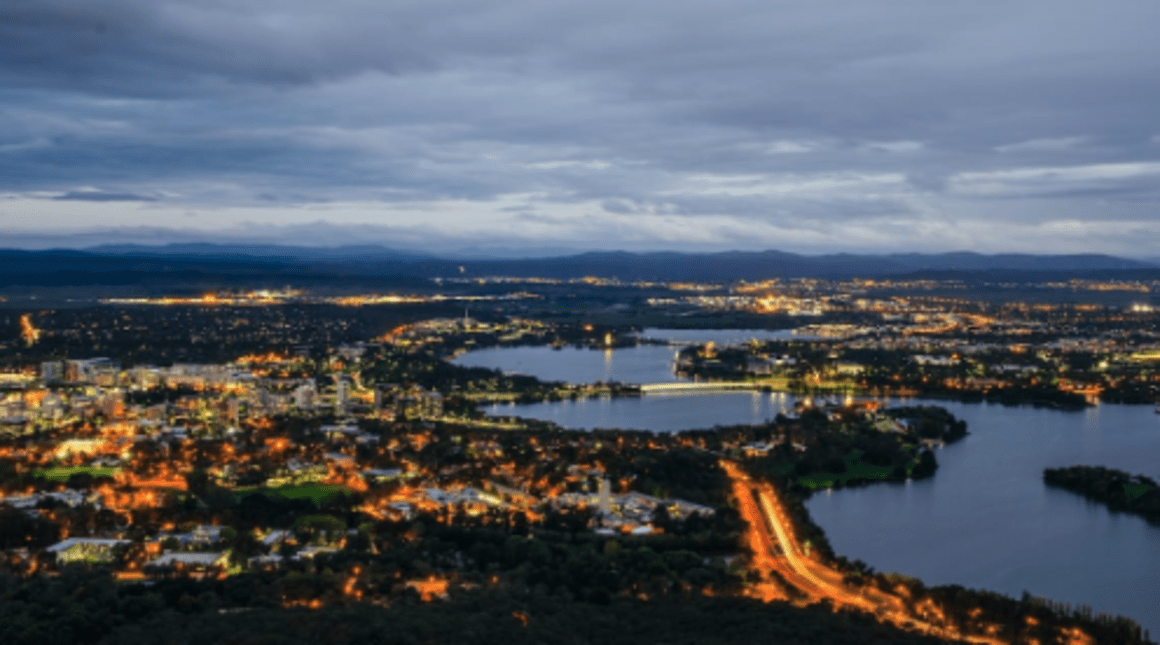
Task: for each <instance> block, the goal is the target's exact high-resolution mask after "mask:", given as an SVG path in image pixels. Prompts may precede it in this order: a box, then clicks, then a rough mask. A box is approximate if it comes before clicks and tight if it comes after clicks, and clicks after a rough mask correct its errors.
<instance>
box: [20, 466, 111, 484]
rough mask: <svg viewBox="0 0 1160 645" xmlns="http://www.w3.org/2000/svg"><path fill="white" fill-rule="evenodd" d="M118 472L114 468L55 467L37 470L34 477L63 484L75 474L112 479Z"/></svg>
mask: <svg viewBox="0 0 1160 645" xmlns="http://www.w3.org/2000/svg"><path fill="white" fill-rule="evenodd" d="M119 472H121V469H120V468H117V467H116V466H99V467H98V466H57V467H55V468H45V469H43V470H38V471H36V476H37V477H43V478H45V479H49V480H52V481H62V482H63V481H67V480H68V478H69V477H70V476H72V475H74V474H76V473H88V474H90V475H92V476H93V477H112V476H114V475H116V474H117V473H119Z"/></svg>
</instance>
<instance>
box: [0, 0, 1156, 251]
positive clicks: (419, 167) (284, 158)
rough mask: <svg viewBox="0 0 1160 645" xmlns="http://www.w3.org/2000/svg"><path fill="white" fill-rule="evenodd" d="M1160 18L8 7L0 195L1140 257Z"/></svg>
mask: <svg viewBox="0 0 1160 645" xmlns="http://www.w3.org/2000/svg"><path fill="white" fill-rule="evenodd" d="M1157 19H1160V4H1157V3H1144V2H1137V1H1135V0H1111V1H1110V2H1107V3H1101V4H1100V5H1098V6H1096V5H1092V4H1091V3H1083V2H1079V0H1060V1H1059V2H1056V3H1053V4H1052V5H1051V6H1050V7H1048V6H1046V5H1044V4H1043V3H1041V2H1036V1H1033V0H1016V1H1015V2H1009V1H1008V2H999V1H998V0H982V1H981V2H975V3H969V4H966V5H962V6H958V5H946V4H945V3H930V2H927V1H925V0H883V1H882V2H875V3H863V4H857V3H854V4H851V3H843V4H841V5H837V4H830V5H827V4H825V3H816V2H807V1H805V0H779V1H777V2H769V1H758V0H727V1H725V2H718V3H712V4H710V3H704V2H695V1H693V0H671V1H670V2H666V3H664V6H663V7H658V5H657V4H656V3H652V2H643V1H628V2H625V1H624V0H616V1H615V2H613V1H612V0H590V1H589V2H585V3H543V2H533V1H532V0H505V1H504V2H498V1H484V2H480V1H478V0H471V1H468V0H425V1H419V0H398V1H393V2H386V3H383V2H370V1H356V0H330V1H329V2H325V3H319V2H316V1H310V2H306V1H305V0H285V1H283V2H279V3H275V4H270V3H267V2H264V1H262V2H260V1H258V0H185V1H171V0H106V1H105V2H100V3H84V2H79V1H77V0H7V1H6V2H3V3H0V43H3V46H0V191H10V192H12V193H14V194H18V195H21V196H32V197H35V196H36V195H51V196H52V197H49V199H51V200H55V201H57V202H59V203H61V204H62V205H64V204H66V203H69V204H71V205H73V206H76V207H78V208H79V207H80V206H81V205H83V204H82V202H85V203H89V204H92V205H93V206H94V207H95V206H96V205H97V204H99V203H100V202H121V201H136V202H142V203H143V204H146V205H148V206H149V208H150V209H153V210H150V211H148V212H149V213H152V214H153V216H154V220H153V221H151V222H150V223H151V224H152V225H157V224H158V223H159V222H158V221H156V218H158V217H160V218H164V217H173V218H174V220H173V222H174V224H173V225H174V226H176V227H180V226H184V225H185V223H188V222H190V221H191V220H189V219H186V218H183V217H181V213H184V212H186V211H187V210H189V209H190V208H197V209H198V212H199V213H202V215H201V216H199V218H197V221H198V222H204V224H203V225H204V226H206V227H213V226H219V227H228V226H229V225H232V224H234V223H235V222H236V220H237V218H238V217H249V216H250V215H244V214H240V212H239V211H237V210H236V209H245V208H252V209H257V210H254V211H253V213H252V214H251V215H252V217H254V218H259V219H260V218H266V220H263V221H275V220H274V218H275V217H276V216H275V215H274V214H272V213H273V211H269V210H262V209H270V208H278V207H283V208H285V209H287V211H286V212H287V213H290V214H291V215H293V214H294V213H295V212H297V211H295V209H309V208H323V207H325V206H327V205H333V204H338V203H358V204H362V206H360V207H359V208H362V209H363V212H365V213H370V214H368V215H365V216H358V217H356V216H355V215H351V214H349V213H348V215H347V217H348V219H347V220H342V221H340V220H337V219H336V220H333V221H331V224H333V225H336V226H337V225H352V226H353V225H356V224H357V225H362V224H367V225H371V224H373V225H376V226H382V227H386V229H389V230H392V231H395V232H396V233H398V234H399V235H403V236H408V235H414V236H420V235H426V236H429V237H431V238H432V239H434V238H435V237H439V235H445V236H446V237H448V239H450V238H453V237H455V235H456V234H457V231H462V230H467V229H469V228H470V227H471V226H472V225H473V223H475V222H479V221H484V220H486V221H488V222H489V226H490V227H491V228H490V229H489V231H491V232H492V233H494V236H495V240H496V241H495V244H497V245H501V246H502V245H504V244H508V242H504V239H509V240H512V242H511V243H512V244H515V243H518V241H519V240H522V239H524V237H525V234H527V231H528V230H529V229H528V227H534V226H535V225H537V224H536V222H533V221H531V220H527V219H523V220H521V219H519V218H520V217H525V218H526V217H528V216H529V215H532V214H534V216H535V217H542V218H546V219H545V222H547V221H549V220H550V221H552V222H557V223H558V222H561V221H569V219H568V218H582V217H600V218H606V219H601V220H600V221H601V222H602V225H603V226H604V227H605V228H606V230H609V231H621V232H625V233H624V234H625V235H631V236H635V237H632V239H631V240H629V241H626V242H625V243H626V244H628V243H630V242H631V243H632V244H640V245H647V239H646V238H647V234H646V233H644V232H641V231H640V230H639V226H638V223H639V221H656V222H661V224H658V225H662V226H665V227H666V230H659V231H656V232H655V236H654V238H653V239H654V241H655V245H656V246H669V247H680V246H682V245H686V246H690V247H691V246H695V245H697V244H716V243H721V244H727V243H732V240H734V239H735V238H737V237H738V236H737V234H736V232H735V231H736V230H743V229H744V227H745V226H746V223H747V222H748V223H749V225H750V226H751V227H752V228H753V230H761V231H768V233H767V235H768V238H763V237H761V236H754V237H753V238H752V239H750V240H743V241H747V242H751V243H753V244H770V245H778V244H779V240H780V243H782V244H783V245H784V244H799V245H804V246H808V245H814V246H818V245H822V246H824V245H826V244H829V245H830V246H832V247H835V248H857V247H865V246H877V245H881V244H884V243H887V244H894V245H895V246H896V247H897V248H908V246H910V245H917V244H930V243H935V242H932V239H933V238H930V237H924V235H927V234H926V233H923V231H932V230H933V231H951V229H949V228H947V226H948V225H947V224H946V222H948V221H956V222H960V220H961V222H960V223H959V224H957V228H956V229H955V230H956V231H958V233H954V232H946V233H945V235H944V237H942V238H938V239H937V240H936V242H937V244H944V245H950V246H953V245H954V244H955V240H956V239H961V244H964V245H968V246H971V247H972V248H979V249H980V250H987V249H988V248H990V247H994V248H999V247H1003V248H1007V245H1009V244H1010V241H1009V230H1008V229H1006V228H1005V227H1009V226H1014V225H1019V226H1024V227H1032V228H1033V227H1036V226H1048V225H1051V222H1053V221H1056V220H1058V219H1059V218H1060V217H1063V215H1061V213H1062V212H1064V211H1066V212H1067V213H1068V215H1067V216H1068V217H1079V218H1080V221H1083V220H1084V218H1083V217H1080V216H1078V215H1074V213H1080V212H1083V211H1084V210H1085V206H1090V207H1091V208H1089V209H1088V210H1089V211H1090V212H1092V213H1093V215H1091V216H1090V218H1091V219H1092V221H1095V220H1097V219H1098V220H1103V221H1107V220H1116V221H1122V222H1124V223H1125V225H1124V230H1128V229H1129V228H1131V222H1139V226H1138V227H1136V228H1133V229H1132V230H1136V231H1137V233H1139V232H1140V231H1152V232H1151V233H1148V234H1146V235H1145V234H1143V233H1140V234H1139V235H1138V236H1137V238H1136V241H1135V242H1134V244H1136V245H1137V246H1139V247H1141V248H1143V247H1146V246H1148V245H1151V246H1152V247H1155V245H1156V244H1157V243H1160V230H1157V229H1156V227H1154V226H1152V225H1151V222H1150V221H1149V220H1148V217H1149V216H1148V214H1147V213H1148V211H1147V208H1148V207H1150V206H1153V205H1155V204H1156V200H1157V199H1160V195H1158V192H1160V191H1158V189H1157V186H1158V182H1157V179H1160V173H1157V172H1154V171H1153V169H1152V168H1151V166H1149V165H1148V164H1153V163H1157V162H1160V143H1158V141H1160V139H1157V137H1158V136H1160V126H1157V125H1156V120H1155V114H1156V112H1157V109H1158V108H1160V84H1157V83H1155V79H1156V78H1157V77H1160V39H1156V38H1155V37H1154V34H1153V33H1152V29H1153V27H1154V25H1155V24H1157ZM1044 169H1046V170H1044ZM22 198H23V197H22ZM150 200H153V201H150ZM1060 200H1069V203H1072V204H1074V205H1075V207H1074V209H1071V208H1066V209H1062V210H1061V209H1060ZM3 208H4V207H3V204H2V203H0V217H2V216H3V215H2V213H3ZM167 209H168V210H167ZM259 212H260V213H261V214H260V215H259V214H257V213H259ZM327 212H330V211H327ZM84 213H85V212H82V211H75V212H74V211H70V212H69V213H68V217H72V218H73V220H77V219H78V217H80V218H81V220H80V224H78V225H82V226H84V225H87V226H89V227H90V228H94V229H95V228H97V225H96V222H97V221H100V222H106V221H108V219H109V218H118V217H119V218H122V220H121V221H119V222H114V223H115V224H123V225H124V226H126V227H130V228H131V227H133V226H136V225H138V224H140V223H142V222H141V220H140V219H133V218H134V217H137V218H142V217H144V215H140V214H139V213H138V214H133V213H134V211H130V210H124V211H118V212H116V213H113V212H106V211H100V213H99V214H98V213H97V212H96V211H93V212H92V213H91V215H89V217H91V219H92V221H91V222H90V223H89V224H85V222H84V221H83V217H84V216H85V215H84ZM373 213H380V214H379V215H374V214H373ZM1095 213H1098V214H1095ZM60 217H61V218H65V217H66V215H65V214H61V215H60ZM504 217H506V218H507V219H504ZM650 217H652V218H684V220H686V222H685V223H684V224H681V225H676V224H663V222H665V221H668V220H649V219H648V218H650ZM215 218H216V219H215ZM360 218H361V219H360ZM489 218H490V219H489ZM634 218H636V219H635V220H634ZM356 220H357V221H356ZM4 221H7V222H9V224H11V222H12V221H15V220H4ZM27 221H32V220H28V219H21V220H20V222H21V226H27V224H26V222H27ZM62 221H63V219H62ZM178 221H181V222H183V223H182V224H176V222H178ZM298 221H301V219H300V220H298ZM430 221H438V222H440V223H441V224H440V226H442V227H443V228H442V229H440V228H438V227H436V228H430V227H427V228H422V233H421V234H420V233H415V232H414V231H417V230H420V229H416V228H414V227H417V226H420V225H422V226H427V224H428V223H429V222H430ZM634 221H635V222H638V223H634ZM344 222H345V224H344ZM545 222H540V224H542V225H543V226H544V227H547V226H548V225H547V224H546V223H545ZM723 222H728V223H727V224H726V223H723ZM409 227H410V228H409ZM505 227H508V228H509V229H510V230H507V231H505V230H504V228H505ZM1057 228H1058V230H1061V231H1066V230H1072V229H1071V228H1068V227H1064V226H1060V227H1057ZM1073 228H1074V227H1073ZM207 230H208V229H207ZM375 230H376V231H377V230H378V229H375ZM552 230H555V231H557V233H556V234H558V235H559V236H560V238H559V239H556V240H554V242H553V243H555V244H558V245H564V246H575V245H585V244H595V245H603V246H615V245H616V244H617V243H618V241H617V240H616V239H615V238H613V237H610V236H604V237H603V238H600V237H593V238H592V239H589V238H584V237H583V236H584V235H588V233H586V232H585V231H587V230H588V229H587V228H585V227H584V226H582V225H580V224H579V223H577V224H576V225H575V226H572V227H563V226H555V228H554V229H552ZM886 230H890V231H891V235H892V236H891V237H890V238H888V239H889V240H892V241H887V242H884V241H883V239H880V238H878V237H876V233H875V231H886ZM964 230H970V231H972V233H971V235H970V236H969V237H966V236H962V237H960V238H955V237H954V236H955V235H960V234H961V232H962V231H964ZM1029 230H1030V229H1029ZM1052 230H1055V229H1052ZM907 231H909V233H908V232H907ZM987 231H991V234H990V235H991V237H988V233H987ZM542 234H543V235H545V236H550V235H551V234H552V233H550V232H549V231H548V230H547V228H545V229H544V231H543V233H542ZM464 235H467V237H466V238H465V240H466V241H467V242H469V243H473V240H474V237H472V236H473V235H474V234H466V233H465V234H464ZM505 235H506V237H505ZM569 235H573V237H568V236H569ZM795 235H796V237H794V236H795ZM931 235H933V233H932V234H931ZM940 235H942V233H940ZM1060 235H1061V237H1059V238H1058V246H1059V247H1060V248H1063V247H1065V246H1067V247H1068V248H1069V249H1070V248H1072V247H1070V246H1068V245H1069V244H1073V242H1072V241H1069V238H1066V236H1063V234H1062V233H1060ZM674 236H676V237H674ZM681 236H684V237H681ZM698 236H701V237H698ZM827 236H828V237H827ZM702 238H703V239H702ZM407 239H408V240H410V241H411V242H413V243H422V240H421V239H420V238H419V237H408V238H407ZM827 239H828V240H829V242H826V240H827ZM1039 242H1042V244H1048V245H1050V244H1052V243H1053V242H1051V240H1049V239H1046V238H1044V239H1041V240H1038V241H1037V244H1038V243H1039ZM490 243H491V242H489V244H490ZM1042 244H1040V245H1039V246H1042ZM804 246H803V248H804ZM1123 248H1124V249H1125V251H1131V250H1132V249H1133V248H1135V247H1132V244H1131V243H1128V242H1125V246H1124V247H1123Z"/></svg>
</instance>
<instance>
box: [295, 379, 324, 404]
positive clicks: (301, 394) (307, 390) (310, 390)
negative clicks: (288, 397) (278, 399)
mask: <svg viewBox="0 0 1160 645" xmlns="http://www.w3.org/2000/svg"><path fill="white" fill-rule="evenodd" d="M317 395H318V391H317V390H316V389H315V387H314V384H313V383H304V384H302V385H299V386H298V387H296V388H294V407H296V408H298V409H299V410H313V409H314V399H315V397H316V396H317Z"/></svg>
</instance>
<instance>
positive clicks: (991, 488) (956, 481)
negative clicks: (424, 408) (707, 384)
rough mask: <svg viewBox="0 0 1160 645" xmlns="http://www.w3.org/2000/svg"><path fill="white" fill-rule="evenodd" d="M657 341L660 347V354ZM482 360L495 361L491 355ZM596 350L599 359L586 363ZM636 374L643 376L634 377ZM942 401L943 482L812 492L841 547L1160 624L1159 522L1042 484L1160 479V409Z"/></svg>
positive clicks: (627, 423) (559, 412)
mask: <svg viewBox="0 0 1160 645" xmlns="http://www.w3.org/2000/svg"><path fill="white" fill-rule="evenodd" d="M654 350H659V351H654ZM486 351H488V352H492V353H491V354H485V352H473V353H472V354H468V355H466V356H465V357H461V360H462V359H464V358H469V357H470V360H471V362H470V363H466V364H483V365H487V366H489V367H500V368H501V369H505V370H507V369H508V367H507V366H509V365H512V364H514V363H513V361H516V360H517V359H518V362H519V364H520V366H521V369H523V370H527V371H526V372H525V373H530V374H534V375H536V376H540V377H541V378H545V377H546V376H547V375H567V376H566V377H564V376H552V377H551V378H564V380H569V381H573V382H584V381H594V380H598V379H600V378H613V379H617V380H621V381H623V382H637V383H641V382H644V383H648V382H662V381H663V380H664V379H663V378H661V377H662V376H667V377H668V380H675V377H673V376H672V372H671V365H670V362H671V358H672V350H671V348H667V347H637V348H630V349H618V350H615V351H614V352H613V353H612V354H613V355H612V357H611V358H609V357H608V356H607V353H605V352H595V351H589V350H561V351H558V352H557V351H553V350H551V349H547V348H516V349H504V350H498V351H496V350H486ZM485 356H486V357H487V358H488V360H489V361H491V363H490V364H489V363H487V362H483V361H482V359H483V358H484V357H485ZM590 357H591V358H590ZM633 377H638V378H633ZM793 401H794V398H793V397H792V396H790V395H787V394H783V393H760V392H713V393H697V394H666V395H663V396H658V395H652V394H650V395H647V396H644V397H642V398H628V399H595V400H589V401H574V402H573V401H566V402H560V403H551V404H535V405H528V406H510V407H509V406H507V405H504V406H495V407H492V408H489V409H488V412H490V413H492V414H500V415H503V416H511V415H519V416H526V417H535V418H540V419H546V420H550V421H554V422H556V423H558V424H559V425H561V426H564V427H569V428H599V427H605V428H611V427H620V428H629V429H640V430H657V431H674V430H681V429H687V428H705V427H712V426H714V425H733V424H742V423H760V422H762V421H765V420H767V419H771V418H773V417H774V416H776V414H777V413H778V412H783V413H785V412H787V411H788V410H790V409H792V407H793ZM921 403H929V404H932V405H940V406H943V407H945V408H947V409H948V410H950V411H951V412H952V413H953V414H955V415H956V416H958V417H959V418H962V419H965V420H966V421H967V423H968V427H969V429H970V432H971V434H970V435H969V436H967V438H966V439H964V440H963V441H962V442H960V443H957V444H954V445H952V446H948V447H946V448H943V449H942V450H940V451H939V452H938V460H939V463H940V468H939V471H938V473H937V474H936V475H935V477H934V478H932V479H928V480H924V481H919V482H912V483H910V484H908V485H887V484H884V485H877V486H869V487H866V488H860V489H848V490H840V491H834V492H832V493H827V494H824V495H815V496H814V497H813V498H811V499H810V501H809V502H808V506H809V509H810V512H811V514H812V515H813V517H814V519H815V520H816V521H817V522H818V524H820V525H821V526H822V527H823V528H824V529H825V530H826V533H827V535H828V536H829V538H830V541H831V543H832V544H833V546H834V549H835V550H836V551H837V552H838V553H841V554H843V555H846V556H847V557H850V558H859V559H861V560H864V561H865V562H867V563H869V564H870V565H871V566H873V567H875V568H876V569H878V570H879V571H898V572H902V573H905V574H908V575H912V576H916V577H918V578H920V579H922V580H923V581H925V582H927V583H928V584H959V585H963V586H966V587H974V588H979V589H991V590H995V591H999V592H1001V593H1005V594H1008V595H1011V596H1015V597H1018V596H1019V595H1020V594H1021V593H1022V592H1023V591H1024V590H1027V591H1030V592H1031V593H1032V594H1034V595H1037V596H1045V597H1049V598H1053V599H1055V600H1059V601H1064V602H1070V603H1072V604H1086V605H1090V606H1092V607H1093V608H1094V609H1095V610H1096V611H1098V612H1109V613H1117V614H1123V615H1126V616H1129V617H1131V618H1133V619H1135V620H1137V621H1139V622H1140V623H1141V624H1142V625H1144V627H1146V628H1148V629H1150V630H1151V631H1153V632H1156V633H1160V603H1157V602H1156V597H1157V596H1156V594H1157V587H1158V584H1160V583H1158V581H1160V528H1158V527H1153V526H1150V525H1148V524H1147V523H1145V522H1144V521H1143V520H1141V519H1139V518H1137V517H1133V516H1128V515H1118V514H1112V513H1109V512H1108V511H1107V510H1106V509H1105V508H1103V507H1102V506H1099V505H1097V504H1093V503H1090V502H1087V501H1086V500H1084V499H1083V498H1081V497H1079V496H1077V495H1073V494H1071V493H1067V492H1064V491H1059V490H1054V489H1049V488H1047V487H1045V486H1044V485H1043V481H1042V473H1043V469H1044V468H1046V467H1059V466H1070V465H1074V464H1093V465H1104V466H1109V467H1112V468H1119V469H1121V470H1126V471H1128V472H1132V473H1140V474H1144V475H1148V476H1149V477H1152V478H1154V479H1160V463H1158V462H1157V459H1156V457H1157V455H1160V415H1157V414H1154V412H1153V408H1152V407H1150V406H1127V405H1108V404H1104V405H1101V406H1099V407H1096V408H1089V409H1087V410H1084V411H1081V412H1062V411H1058V410H1047V409H1035V408H1028V407H1021V408H1012V407H1004V406H1000V405H991V404H964V403H955V402H949V401H926V402H924V401H922V400H907V401H905V402H904V404H906V405H913V404H921Z"/></svg>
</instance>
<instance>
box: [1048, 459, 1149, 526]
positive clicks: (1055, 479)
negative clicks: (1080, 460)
mask: <svg viewBox="0 0 1160 645" xmlns="http://www.w3.org/2000/svg"><path fill="white" fill-rule="evenodd" d="M1043 481H1044V483H1046V484H1047V485H1048V486H1054V487H1056V488H1062V489H1064V490H1069V491H1071V492H1073V493H1078V494H1080V495H1083V496H1084V497H1086V498H1088V499H1090V500H1093V501H1097V502H1100V503H1102V504H1105V505H1107V507H1108V508H1109V509H1111V510H1113V511H1118V512H1121V513H1134V514H1136V515H1139V516H1141V517H1143V518H1144V519H1146V520H1148V521H1149V522H1151V523H1153V524H1160V486H1157V484H1156V482H1155V481H1153V480H1152V479H1150V478H1148V477H1145V476H1143V475H1132V474H1130V473H1126V472H1123V471H1121V470H1114V469H1112V468H1104V467H1103V466H1071V467H1070V468H1047V469H1045V470H1044V471H1043Z"/></svg>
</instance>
